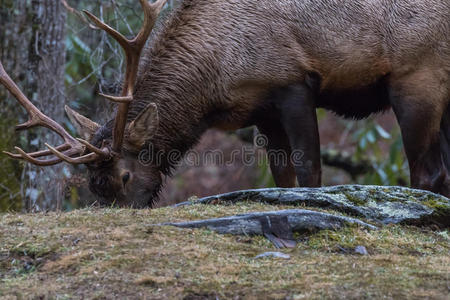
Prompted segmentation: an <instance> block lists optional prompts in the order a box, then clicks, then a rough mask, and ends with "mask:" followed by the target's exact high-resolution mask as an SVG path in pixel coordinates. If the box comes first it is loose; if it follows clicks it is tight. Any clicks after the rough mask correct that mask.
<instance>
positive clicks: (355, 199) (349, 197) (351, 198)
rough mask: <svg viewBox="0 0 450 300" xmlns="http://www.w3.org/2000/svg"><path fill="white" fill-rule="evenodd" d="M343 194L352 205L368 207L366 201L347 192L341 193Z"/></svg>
mask: <svg viewBox="0 0 450 300" xmlns="http://www.w3.org/2000/svg"><path fill="white" fill-rule="evenodd" d="M341 193H343V194H344V195H345V197H346V198H347V200H348V201H350V202H351V203H353V204H354V205H357V206H358V205H361V206H363V205H366V203H367V201H366V200H363V199H361V198H358V197H356V196H354V195H353V194H351V193H347V192H341Z"/></svg>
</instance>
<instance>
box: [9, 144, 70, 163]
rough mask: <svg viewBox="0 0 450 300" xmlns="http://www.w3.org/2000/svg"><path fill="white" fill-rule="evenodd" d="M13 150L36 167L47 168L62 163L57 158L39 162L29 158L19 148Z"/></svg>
mask: <svg viewBox="0 0 450 300" xmlns="http://www.w3.org/2000/svg"><path fill="white" fill-rule="evenodd" d="M15 149H16V150H17V152H19V153H20V155H21V158H22V159H24V160H26V161H28V162H30V163H32V164H33V165H36V166H41V167H47V166H53V165H57V164H59V163H60V162H62V160H61V159H59V158H53V159H49V160H39V159H36V158H34V157H32V156H30V155H29V154H28V153H26V152H25V151H23V150H22V149H21V148H19V147H15Z"/></svg>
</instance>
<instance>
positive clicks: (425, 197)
mask: <svg viewBox="0 0 450 300" xmlns="http://www.w3.org/2000/svg"><path fill="white" fill-rule="evenodd" d="M239 201H255V202H263V203H269V204H284V205H299V206H306V207H318V208H323V209H327V210H334V211H339V212H343V213H346V214H349V215H353V216H357V217H362V218H364V219H367V220H370V221H375V222H377V223H380V224H399V223H400V224H412V225H430V224H435V225H438V226H439V227H444V228H448V227H450V200H449V199H448V198H446V197H444V196H441V195H437V194H434V193H431V192H428V191H422V190H416V189H410V188H406V187H395V186H393V187H385V186H362V185H345V186H334V187H322V188H291V189H285V188H273V189H259V190H244V191H236V192H232V193H227V194H222V195H217V196H211V197H206V198H203V199H199V200H198V201H195V202H185V203H181V204H179V206H180V205H181V206H182V205H188V204H192V203H203V204H229V203H236V202H239Z"/></svg>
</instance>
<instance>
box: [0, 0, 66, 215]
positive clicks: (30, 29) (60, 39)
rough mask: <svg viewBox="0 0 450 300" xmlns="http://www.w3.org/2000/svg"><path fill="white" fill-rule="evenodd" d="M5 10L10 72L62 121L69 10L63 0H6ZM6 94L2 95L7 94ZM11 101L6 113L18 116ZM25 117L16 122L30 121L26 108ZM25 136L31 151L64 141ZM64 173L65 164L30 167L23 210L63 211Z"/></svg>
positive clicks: (41, 134)
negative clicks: (61, 209)
mask: <svg viewBox="0 0 450 300" xmlns="http://www.w3.org/2000/svg"><path fill="white" fill-rule="evenodd" d="M0 10H1V19H2V24H1V28H0V49H1V52H0V59H1V60H2V62H4V66H5V69H6V70H7V72H8V73H10V75H11V77H12V78H13V79H14V80H15V81H16V82H17V83H18V84H19V86H21V88H22V89H23V91H24V93H25V94H26V95H27V96H28V97H29V98H30V100H32V101H33V102H34V104H35V105H36V106H37V107H38V108H39V109H41V110H42V111H43V112H44V113H45V114H47V115H48V116H49V117H51V118H53V119H55V120H56V121H58V122H61V121H62V120H63V118H64V104H65V102H66V99H65V96H64V92H65V91H64V66H65V24H66V11H65V8H64V6H63V5H62V4H61V1H60V0H32V1H27V0H18V1H10V0H0ZM2 93H3V94H2V95H0V96H3V95H4V93H5V91H4V90H2ZM9 99H11V97H9ZM7 103H9V105H8V106H7V108H6V109H2V115H5V114H6V115H7V116H8V117H10V115H11V114H12V113H14V115H15V114H16V113H17V112H18V111H19V110H18V109H17V104H16V102H15V100H12V99H11V100H10V101H8V102H7ZM20 116H21V117H20V118H19V117H17V118H16V117H15V116H14V119H16V120H15V121H16V122H19V121H23V120H24V119H26V118H27V116H25V114H24V113H23V110H20ZM11 119H13V118H11ZM19 119H21V120H19ZM10 122H11V123H12V121H10ZM12 127H13V124H8V131H11V132H12ZM21 136H23V137H25V139H23V140H22V143H21V146H25V148H26V149H27V150H31V151H33V150H36V149H37V148H43V147H44V142H47V143H50V144H58V143H61V140H60V139H59V137H58V136H56V134H54V133H53V132H50V131H49V130H46V129H38V130H33V131H31V132H26V133H21ZM24 141H25V142H24ZM63 174H64V172H63V166H56V167H51V168H50V167H46V168H45V169H44V168H37V167H34V166H31V165H26V167H25V169H24V173H23V176H22V178H21V183H22V197H23V199H24V200H23V201H24V205H23V207H24V208H25V209H26V210H28V211H38V210H53V209H57V208H61V203H62V202H61V200H62V196H63V193H62V190H63V186H64V175H63Z"/></svg>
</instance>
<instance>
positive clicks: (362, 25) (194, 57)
mask: <svg viewBox="0 0 450 300" xmlns="http://www.w3.org/2000/svg"><path fill="white" fill-rule="evenodd" d="M165 2H166V1H165V0H158V1H156V2H155V3H150V2H148V1H145V0H140V3H141V5H142V8H143V11H144V16H145V18H144V25H143V27H142V29H141V31H140V32H139V34H138V35H137V37H135V38H134V39H131V40H129V39H127V38H125V37H124V36H123V35H121V34H120V33H118V32H117V31H115V30H114V29H112V28H111V27H109V26H108V25H106V24H104V23H103V22H102V21H100V20H99V19H98V18H96V17H95V16H93V15H92V14H90V13H88V12H85V13H86V15H87V16H88V17H89V19H90V20H91V21H92V22H93V23H95V25H96V26H97V27H99V28H101V29H103V30H105V31H106V32H107V33H109V34H110V35H111V36H112V37H113V38H114V39H115V40H116V41H117V42H118V43H119V44H120V45H121V46H122V47H123V49H124V51H125V53H126V58H127V66H126V73H125V81H124V84H123V90H122V94H121V95H120V96H117V97H116V96H106V95H104V96H105V97H106V98H107V99H110V100H111V101H114V102H117V103H118V105H119V107H118V110H117V113H116V115H115V117H114V119H113V120H111V121H110V122H108V123H107V124H106V125H104V126H100V125H99V124H97V123H95V122H93V121H91V120H89V119H87V118H85V117H83V116H81V115H79V114H78V113H76V112H74V111H72V110H71V109H70V108H67V109H66V111H67V114H68V116H69V118H70V120H71V121H72V122H73V123H74V126H75V128H76V129H77V130H78V132H79V135H80V136H81V137H82V138H83V139H75V138H73V137H72V136H70V135H69V134H68V133H67V132H66V131H65V130H64V129H63V128H62V126H61V125H59V124H57V123H56V122H54V121H53V120H52V119H50V118H49V117H47V116H46V115H44V114H43V113H42V112H40V111H39V110H38V109H37V108H36V107H35V106H34V105H33V104H31V102H30V101H29V100H28V99H27V98H26V97H25V96H24V95H23V94H22V93H21V92H20V90H19V89H18V88H17V86H16V85H15V84H14V83H13V81H12V80H11V79H10V77H9V76H8V75H7V74H6V72H5V71H4V69H3V67H1V66H0V82H1V83H2V84H3V85H4V86H5V87H6V88H7V89H8V90H9V91H10V92H11V93H12V94H13V95H14V96H15V97H16V98H17V100H18V101H19V102H20V104H21V105H22V106H24V107H25V108H26V110H27V111H28V112H29V114H30V121H28V122H27V123H25V124H23V125H20V126H18V129H27V128H30V127H33V126H44V127H47V128H49V129H51V130H53V131H55V132H56V133H58V134H59V135H60V136H61V137H62V138H63V139H64V141H65V143H64V144H62V145H61V146H58V147H53V146H50V145H46V146H47V147H48V149H47V150H43V151H39V152H35V153H26V152H24V151H23V150H22V149H19V148H16V150H17V153H16V154H12V153H7V154H8V155H9V156H11V157H13V158H16V159H22V160H26V161H28V162H30V163H33V164H35V165H39V166H49V165H54V164H58V163H60V162H63V161H65V162H68V163H70V164H87V166H88V169H89V172H90V183H89V185H90V189H91V191H92V192H93V193H94V194H96V195H97V196H99V197H100V198H101V199H103V200H102V201H103V203H105V204H106V203H111V202H112V201H116V203H118V204H119V205H133V206H135V207H144V206H151V205H152V203H153V202H154V201H155V199H156V196H157V193H158V191H159V189H160V187H161V184H162V176H163V175H168V174H170V172H171V169H172V167H173V164H174V163H175V162H174V161H173V160H171V159H169V158H168V157H167V156H164V155H163V157H162V160H160V161H158V163H156V162H155V163H152V164H149V165H148V164H140V163H139V160H138V155H139V153H140V152H141V151H142V150H143V149H146V147H147V146H148V145H149V144H151V145H152V148H151V149H152V151H153V152H152V153H150V155H153V154H154V153H156V152H155V151H158V153H163V154H164V153H169V152H170V150H173V149H177V150H179V151H180V152H181V153H183V152H186V151H187V150H188V149H190V148H191V147H193V145H194V144H195V143H196V141H197V140H198V139H199V138H200V136H201V135H202V134H203V133H204V132H205V131H206V130H207V129H208V128H212V127H215V128H222V129H227V130H230V129H238V128H241V127H245V126H249V125H256V126H257V127H258V128H259V130H260V131H261V132H262V133H264V134H265V135H266V136H267V137H268V139H269V144H268V149H277V150H280V149H281V150H284V151H286V153H291V152H292V151H293V150H302V151H303V153H304V160H305V161H307V162H308V163H307V164H303V165H294V164H292V163H288V164H287V165H283V166H281V165H278V164H276V163H275V162H274V161H271V162H270V163H271V170H272V173H273V176H274V179H275V182H276V184H277V185H278V186H281V187H292V186H294V184H295V178H297V181H298V183H299V185H300V186H311V187H314V186H320V184H321V164H320V156H319V152H320V149H319V135H318V128H317V118H316V111H315V110H316V108H317V107H323V108H326V109H329V110H331V111H334V112H336V113H337V114H339V115H343V116H345V117H351V118H358V119H361V118H365V117H368V116H369V115H371V114H373V113H377V112H381V111H384V110H386V109H389V108H391V107H392V108H393V110H394V112H395V114H396V116H397V119H398V122H399V124H400V127H401V130H402V137H403V141H404V147H405V151H406V154H407V158H408V161H409V165H410V171H411V183H412V186H413V187H416V188H422V189H427V190H430V191H434V192H438V193H441V194H443V195H446V196H450V174H449V170H450V151H449V149H450V148H449V146H450V108H449V100H450V2H449V1H448V0H429V1H426V3H425V2H424V1H417V0H399V1H394V0H384V1H381V0H379V1H373V0H351V1H350V0H320V1H316V0H284V1H273V0H258V1H256V0H183V1H182V3H181V5H180V7H179V8H178V9H177V10H176V11H175V12H174V13H173V14H172V16H171V18H170V19H169V20H168V21H167V22H166V24H165V26H163V28H162V30H161V32H159V33H158V35H157V37H156V38H155V40H154V41H153V42H152V43H151V45H150V47H149V49H148V50H144V52H143V51H142V50H143V49H144V45H145V43H146V41H147V39H148V36H149V34H150V32H151V31H152V28H153V26H154V24H155V21H156V18H157V16H158V14H159V12H160V11H161V9H162V7H163V6H164V4H165ZM142 52H143V54H142V55H141V53H142ZM140 60H141V61H140ZM178 159H181V157H179V158H178Z"/></svg>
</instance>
